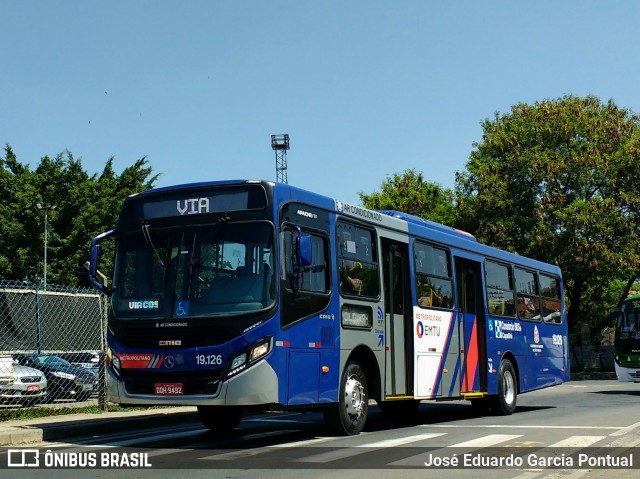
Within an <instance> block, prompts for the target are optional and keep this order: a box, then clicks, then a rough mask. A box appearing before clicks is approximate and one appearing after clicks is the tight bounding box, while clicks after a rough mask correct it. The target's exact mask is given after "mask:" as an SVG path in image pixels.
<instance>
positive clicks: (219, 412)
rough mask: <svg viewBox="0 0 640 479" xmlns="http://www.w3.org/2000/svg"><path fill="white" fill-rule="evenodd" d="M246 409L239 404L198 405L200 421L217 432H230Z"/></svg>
mask: <svg viewBox="0 0 640 479" xmlns="http://www.w3.org/2000/svg"><path fill="white" fill-rule="evenodd" d="M243 414H244V409H242V408H241V407H237V406H198V415H199V416H200V421H202V424H204V426H205V427H206V428H207V429H210V430H211V431H213V432H215V433H216V434H228V433H229V432H231V431H232V430H233V428H235V427H236V426H237V425H238V424H239V423H240V420H241V419H242V416H243Z"/></svg>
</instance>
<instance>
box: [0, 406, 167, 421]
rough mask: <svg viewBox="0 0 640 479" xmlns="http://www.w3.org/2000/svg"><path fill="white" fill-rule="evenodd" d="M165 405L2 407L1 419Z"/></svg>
mask: <svg viewBox="0 0 640 479" xmlns="http://www.w3.org/2000/svg"><path fill="white" fill-rule="evenodd" d="M162 407H163V406H148V407H143V406H140V407H121V406H118V405H117V404H111V403H109V404H107V409H108V411H103V410H102V409H100V408H99V407H98V406H81V407H73V406H67V407H28V408H16V409H0V422H1V421H16V420H29V419H38V418H43V417H54V416H66V415H69V414H104V413H105V412H131V413H135V412H139V411H149V410H152V409H162Z"/></svg>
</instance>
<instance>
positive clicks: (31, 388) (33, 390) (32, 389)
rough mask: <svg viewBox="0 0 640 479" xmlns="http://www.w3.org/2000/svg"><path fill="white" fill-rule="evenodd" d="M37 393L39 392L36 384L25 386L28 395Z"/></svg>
mask: <svg viewBox="0 0 640 479" xmlns="http://www.w3.org/2000/svg"><path fill="white" fill-rule="evenodd" d="M38 391H40V386H38V385H37V384H32V385H30V386H27V392H29V393H37V392H38Z"/></svg>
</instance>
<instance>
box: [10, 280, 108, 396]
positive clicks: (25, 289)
mask: <svg viewBox="0 0 640 479" xmlns="http://www.w3.org/2000/svg"><path fill="white" fill-rule="evenodd" d="M105 327H106V299H105V297H104V296H103V295H101V294H98V293H97V292H96V290H94V289H77V288H61V287H55V286H54V287H52V286H48V287H47V288H46V290H45V289H41V288H38V287H35V286H33V285H30V284H23V283H19V282H15V281H14V282H11V281H2V280H0V404H2V407H7V405H10V406H32V405H35V404H58V403H65V404H66V403H69V402H78V401H80V402H84V401H90V400H92V401H94V402H95V401H98V403H99V404H100V405H102V406H103V405H104V361H103V358H104V351H105V343H104V332H105ZM67 405H68V404H67Z"/></svg>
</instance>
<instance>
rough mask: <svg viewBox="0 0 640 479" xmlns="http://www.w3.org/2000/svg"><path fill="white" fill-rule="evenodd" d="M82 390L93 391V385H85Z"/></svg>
mask: <svg viewBox="0 0 640 479" xmlns="http://www.w3.org/2000/svg"><path fill="white" fill-rule="evenodd" d="M82 390H83V391H93V384H83V385H82Z"/></svg>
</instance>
